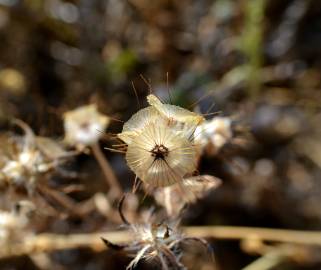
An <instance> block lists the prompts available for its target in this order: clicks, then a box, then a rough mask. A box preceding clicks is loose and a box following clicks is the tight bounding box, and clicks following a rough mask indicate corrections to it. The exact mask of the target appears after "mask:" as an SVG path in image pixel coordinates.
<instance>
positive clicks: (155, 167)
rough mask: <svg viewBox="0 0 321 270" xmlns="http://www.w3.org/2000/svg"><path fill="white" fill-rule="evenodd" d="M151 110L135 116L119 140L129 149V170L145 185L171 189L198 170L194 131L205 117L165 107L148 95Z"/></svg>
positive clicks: (145, 110) (127, 124) (155, 98)
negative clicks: (169, 187) (170, 186)
mask: <svg viewBox="0 0 321 270" xmlns="http://www.w3.org/2000/svg"><path fill="white" fill-rule="evenodd" d="M147 101H148V103H149V104H150V106H149V107H147V108H144V109H142V110H140V111H139V112H137V113H136V114H134V115H133V116H132V117H131V118H130V119H129V120H128V121H127V122H126V123H125V124H124V127H123V131H122V132H121V133H120V134H118V137H119V138H120V139H121V140H122V141H124V142H125V143H126V144H127V145H128V147H127V152H126V160H127V163H128V165H129V167H130V168H131V169H132V170H133V172H134V173H135V174H136V175H137V177H139V178H140V179H141V180H142V181H143V182H144V183H145V184H147V185H151V186H156V187H160V186H169V185H172V184H175V183H180V181H181V180H182V179H183V177H185V176H187V175H191V174H192V173H193V172H194V171H195V170H196V165H197V160H198V158H197V148H196V146H195V144H194V132H195V130H196V128H197V126H198V125H199V124H200V123H201V122H202V121H203V120H204V119H203V117H202V116H200V115H198V114H196V113H193V112H190V111H188V110H185V109H183V108H180V107H178V106H174V105H170V104H163V103H162V102H161V101H160V100H159V99H158V98H157V97H156V96H154V95H149V96H148V97H147Z"/></svg>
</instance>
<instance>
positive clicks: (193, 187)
mask: <svg viewBox="0 0 321 270" xmlns="http://www.w3.org/2000/svg"><path fill="white" fill-rule="evenodd" d="M221 183H222V181H221V180H220V179H219V178H216V177H214V176H212V175H199V176H193V177H188V178H184V179H183V180H182V185H183V186H184V187H185V188H186V190H188V191H191V192H190V193H185V194H184V196H182V193H181V192H180V187H178V186H177V184H175V185H172V186H169V187H164V188H158V189H156V190H155V192H154V197H155V200H156V202H157V203H158V204H159V205H161V206H163V207H164V208H165V209H166V212H167V215H168V216H171V217H177V216H178V215H179V214H180V213H181V210H182V209H183V208H184V206H185V205H186V204H187V203H194V202H196V200H197V199H201V198H202V197H204V196H206V195H207V194H208V193H209V192H210V191H212V190H213V189H215V188H217V187H219V186H220V185H221ZM190 195H192V196H190Z"/></svg>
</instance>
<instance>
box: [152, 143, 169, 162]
mask: <svg viewBox="0 0 321 270" xmlns="http://www.w3.org/2000/svg"><path fill="white" fill-rule="evenodd" d="M150 152H151V153H152V157H154V158H155V159H165V157H167V156H168V152H169V151H168V148H167V147H166V146H164V145H162V144H161V145H158V144H156V145H155V147H154V148H153V149H152V150H151V151H150Z"/></svg>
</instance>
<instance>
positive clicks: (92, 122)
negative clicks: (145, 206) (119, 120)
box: [64, 104, 122, 198]
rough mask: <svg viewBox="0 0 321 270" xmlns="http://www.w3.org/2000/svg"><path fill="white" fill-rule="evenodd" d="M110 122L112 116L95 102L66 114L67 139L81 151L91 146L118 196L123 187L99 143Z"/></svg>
mask: <svg viewBox="0 0 321 270" xmlns="http://www.w3.org/2000/svg"><path fill="white" fill-rule="evenodd" d="M109 122H110V118H109V117H108V116H106V115H103V114H101V113H99V112H98V110H97V106H96V105H95V104H91V105H87V106H82V107H79V108H77V109H75V110H72V111H68V112H66V113H65V114H64V128H65V141H66V142H67V143H68V144H70V145H73V146H75V147H76V149H78V150H79V151H84V150H86V148H87V147H90V148H91V150H92V152H93V154H94V156H95V158H96V159H97V161H98V163H99V165H100V167H101V169H102V171H103V173H104V175H105V179H106V181H107V183H108V185H109V186H110V188H111V191H112V192H111V194H112V195H113V197H115V198H118V197H119V196H120V195H121V193H122V188H121V186H120V185H119V182H118V180H117V178H116V176H115V174H114V171H113V169H112V168H111V166H110V165H109V163H108V161H107V159H106V158H105V157H104V155H103V153H102V152H101V150H100V147H99V144H98V142H99V139H100V138H101V137H102V136H103V135H104V131H105V129H106V128H107V127H108V125H109Z"/></svg>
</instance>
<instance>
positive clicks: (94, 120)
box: [64, 104, 110, 150]
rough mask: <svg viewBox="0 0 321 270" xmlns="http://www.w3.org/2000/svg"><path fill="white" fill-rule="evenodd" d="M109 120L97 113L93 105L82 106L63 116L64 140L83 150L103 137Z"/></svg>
mask: <svg viewBox="0 0 321 270" xmlns="http://www.w3.org/2000/svg"><path fill="white" fill-rule="evenodd" d="M109 122H110V119H109V118H108V117H107V116H105V115H103V114H101V113H99V112H98V110H97V107H96V105H95V104H91V105H86V106H82V107H79V108H76V109H75V110H72V111H68V112H66V113H65V114H64V128H65V140H66V142H67V143H68V144H71V145H73V146H76V147H77V148H78V149H79V150H83V149H84V148H85V147H86V146H90V145H93V144H95V143H97V142H98V141H99V139H100V138H101V137H102V136H103V134H104V133H103V132H104V131H105V129H106V128H107V126H108V124H109Z"/></svg>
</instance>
